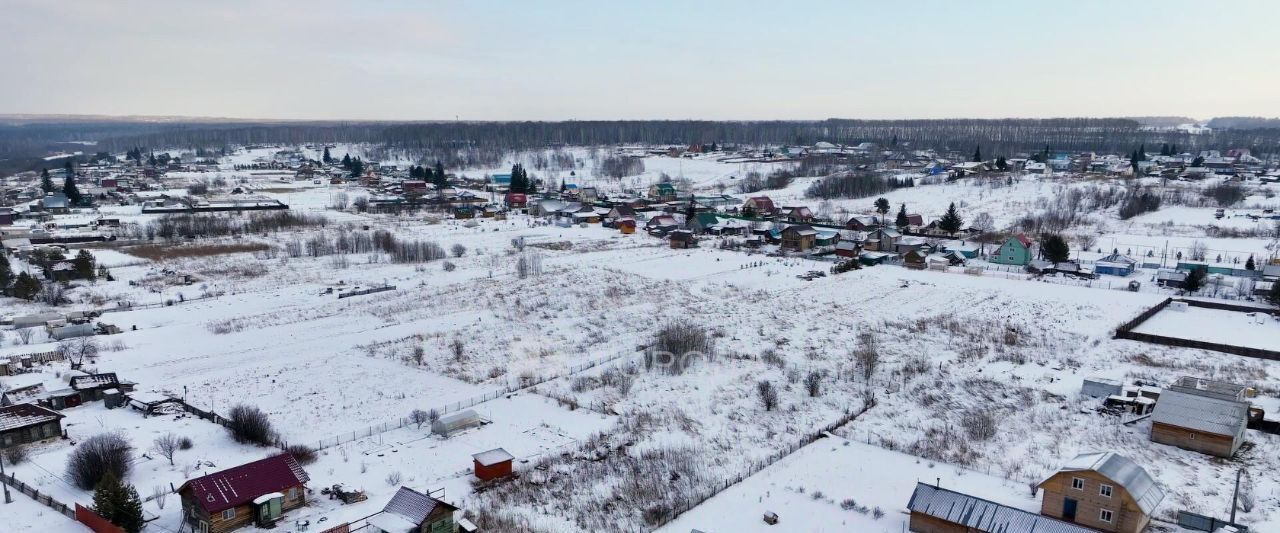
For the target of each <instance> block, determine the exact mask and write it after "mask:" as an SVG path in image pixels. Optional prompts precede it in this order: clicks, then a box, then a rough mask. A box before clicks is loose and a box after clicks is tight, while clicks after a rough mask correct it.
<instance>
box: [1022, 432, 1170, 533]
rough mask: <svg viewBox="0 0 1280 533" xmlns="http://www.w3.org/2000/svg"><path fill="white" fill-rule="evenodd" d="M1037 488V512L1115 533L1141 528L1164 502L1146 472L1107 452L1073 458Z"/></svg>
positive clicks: (1124, 532)
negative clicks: (1039, 494)
mask: <svg viewBox="0 0 1280 533" xmlns="http://www.w3.org/2000/svg"><path fill="white" fill-rule="evenodd" d="M1039 488H1041V489H1043V490H1044V498H1043V499H1042V500H1041V503H1040V514H1043V515H1046V516H1052V517H1054V518H1058V519H1061V520H1064V521H1067V522H1072V523H1075V524H1080V525H1082V526H1087V527H1091V528H1093V529H1096V530H1099V531H1112V532H1119V533H1139V532H1140V531H1142V530H1143V529H1145V528H1146V527H1147V524H1148V523H1149V522H1151V515H1152V513H1154V512H1155V509H1156V506H1158V505H1160V501H1161V500H1163V499H1164V491H1163V490H1161V489H1160V487H1159V486H1157V485H1156V482H1155V480H1154V479H1152V478H1151V475H1150V474H1147V471H1146V470H1144V469H1143V468H1142V467H1141V466H1138V464H1137V463H1134V462H1133V461H1131V460H1129V459H1128V458H1127V457H1124V456H1121V455H1117V454H1115V453H1111V452H1105V453H1086V454H1080V455H1077V456H1076V457H1075V458H1074V459H1072V460H1071V461H1069V462H1067V464H1066V465H1064V466H1063V467H1062V468H1061V469H1060V470H1058V472H1057V473H1055V474H1053V475H1052V476H1049V478H1048V479H1046V480H1044V481H1042V482H1040V485H1039Z"/></svg>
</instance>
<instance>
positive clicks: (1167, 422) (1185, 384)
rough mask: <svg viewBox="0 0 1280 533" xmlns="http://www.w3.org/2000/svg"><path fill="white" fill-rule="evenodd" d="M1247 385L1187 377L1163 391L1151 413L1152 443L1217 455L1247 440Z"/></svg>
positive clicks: (1226, 454)
mask: <svg viewBox="0 0 1280 533" xmlns="http://www.w3.org/2000/svg"><path fill="white" fill-rule="evenodd" d="M1244 395H1245V387H1244V386H1242V385H1236V384H1234V383H1226V382H1222V381H1213V380H1208V379H1202V378H1194V377H1187V376H1184V377H1182V378H1179V379H1178V381H1177V382H1176V383H1174V384H1173V385H1171V386H1169V387H1168V388H1166V389H1165V390H1164V391H1162V392H1161V393H1160V398H1159V399H1158V400H1156V407H1155V411H1154V412H1153V413H1152V415H1151V442H1155V443H1159V444H1167V445H1170V446H1177V447H1179V448H1182V449H1184V450H1191V451H1196V452H1200V453H1204V454H1208V455H1216V456H1218V457H1231V456H1233V455H1235V453H1236V450H1238V449H1240V445H1241V444H1243V443H1244V433H1245V427H1246V426H1247V425H1248V423H1249V402H1248V401H1245V396H1244Z"/></svg>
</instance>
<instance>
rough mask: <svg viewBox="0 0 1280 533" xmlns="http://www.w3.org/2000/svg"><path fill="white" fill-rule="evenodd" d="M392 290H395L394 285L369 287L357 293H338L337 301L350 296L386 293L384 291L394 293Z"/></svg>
mask: <svg viewBox="0 0 1280 533" xmlns="http://www.w3.org/2000/svg"><path fill="white" fill-rule="evenodd" d="M394 290H396V286H395V285H384V286H382V287H370V288H368V289H360V290H357V291H347V292H340V293H338V299H342V298H350V297H352V296H364V295H366V294H374V293H378V292H386V291H394Z"/></svg>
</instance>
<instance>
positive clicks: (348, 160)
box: [342, 154, 351, 170]
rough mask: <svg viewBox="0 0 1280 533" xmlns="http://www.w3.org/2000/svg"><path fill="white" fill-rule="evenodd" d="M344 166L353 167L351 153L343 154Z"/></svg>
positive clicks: (346, 167) (348, 168)
mask: <svg viewBox="0 0 1280 533" xmlns="http://www.w3.org/2000/svg"><path fill="white" fill-rule="evenodd" d="M342 168H345V169H347V170H350V169H351V154H342Z"/></svg>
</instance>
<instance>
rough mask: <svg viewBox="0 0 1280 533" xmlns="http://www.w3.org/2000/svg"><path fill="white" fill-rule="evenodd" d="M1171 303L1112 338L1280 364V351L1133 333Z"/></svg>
mask: <svg viewBox="0 0 1280 533" xmlns="http://www.w3.org/2000/svg"><path fill="white" fill-rule="evenodd" d="M1179 301H1180V302H1184V303H1186V304H1187V305H1189V306H1191V307H1204V308H1207V309H1219V310H1224V311H1236V312H1241V313H1257V312H1267V311H1268V310H1266V309H1262V308H1258V307H1250V306H1244V305H1233V304H1228V303H1221V302H1205V301H1200V300H1179ZM1171 303H1173V299H1172V298H1166V299H1165V300H1164V301H1162V302H1160V303H1159V304H1156V305H1155V306H1154V307H1152V308H1151V309H1147V310H1146V311H1143V312H1142V314H1139V315H1138V316H1137V317H1135V318H1134V319H1133V320H1130V321H1128V322H1126V323H1124V325H1122V326H1120V327H1119V328H1116V333H1115V338H1117V339H1126V340H1131V341H1140V342H1149V343H1152V344H1160V345H1163V346H1173V347H1177V348H1197V349H1200V350H1210V351H1214V352H1222V353H1229V354H1232V355H1240V356H1244V357H1253V358H1255V359H1268V360H1271V361H1280V351H1276V350H1264V349H1262V348H1250V347H1248V346H1236V345H1233V344H1221V343H1216V342H1205V341H1198V340H1193V339H1180V338H1177V337H1166V336H1164V335H1152V334H1150V333H1136V332H1134V331H1133V329H1134V328H1136V327H1138V326H1139V325H1141V324H1142V323H1143V322H1146V321H1147V320H1148V319H1150V318H1151V317H1153V316H1155V314H1156V313H1158V312H1160V310H1162V309H1164V308H1165V307H1168V306H1169V304H1171Z"/></svg>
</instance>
